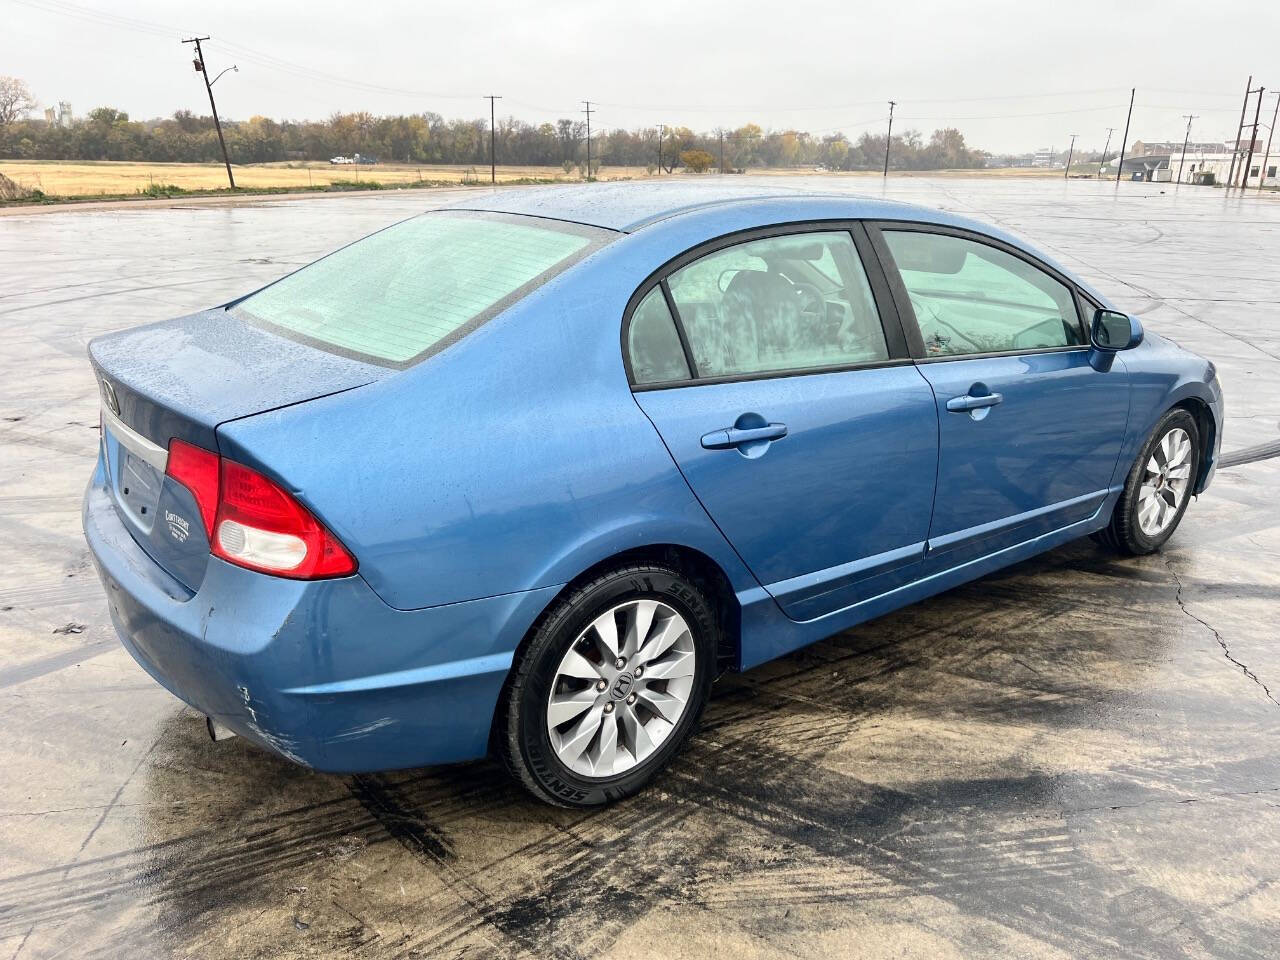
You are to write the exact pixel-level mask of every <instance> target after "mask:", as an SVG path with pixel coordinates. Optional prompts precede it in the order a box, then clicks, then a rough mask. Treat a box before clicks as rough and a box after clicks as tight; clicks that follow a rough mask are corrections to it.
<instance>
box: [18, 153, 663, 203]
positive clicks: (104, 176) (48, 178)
mask: <svg viewBox="0 0 1280 960" xmlns="http://www.w3.org/2000/svg"><path fill="white" fill-rule="evenodd" d="M232 171H233V172H234V174H235V178H236V186H237V187H247V188H251V189H266V188H281V187H283V188H295V189H307V188H316V187H324V186H327V185H330V184H335V183H336V184H339V185H342V186H348V185H353V184H356V183H360V184H366V183H370V182H374V183H379V184H383V185H386V186H405V185H409V184H413V183H419V182H422V183H463V182H466V181H468V180H474V181H477V182H485V183H487V182H488V181H489V168H488V167H487V166H485V167H483V168H482V167H466V166H436V165H427V164H423V165H421V166H418V165H408V164H395V163H379V164H376V165H370V166H362V165H359V164H351V165H345V164H344V165H342V166H334V165H331V164H328V163H292V164H287V163H279V164H276V163H265V164H252V165H249V166H234V167H232ZM0 173H3V174H4V175H5V176H7V177H9V179H11V180H13V181H15V182H16V183H17V184H18V185H19V186H22V187H25V188H27V189H28V190H39V191H41V192H42V193H44V194H46V195H48V196H56V197H93V196H120V195H127V194H134V193H146V192H148V191H152V190H154V189H156V188H159V187H164V186H174V187H179V188H181V189H183V190H217V189H220V188H222V187H226V185H227V171H226V168H225V167H223V166H222V164H220V163H130V162H113V161H100V162H83V163H81V162H63V161H57V160H46V161H28V160H0ZM497 175H498V181H499V182H500V183H503V182H506V183H510V182H512V181H522V180H531V179H532V180H564V181H566V182H573V181H576V180H577V179H578V177H577V171H574V174H573V175H568V174H566V173H565V172H564V169H563V168H562V167H517V166H499V167H498V170H497ZM645 175H646V174H645V170H644V168H643V167H613V168H609V167H606V168H604V169H602V170H601V171H600V178H601V179H605V180H608V179H619V178H628V177H644V176H645Z"/></svg>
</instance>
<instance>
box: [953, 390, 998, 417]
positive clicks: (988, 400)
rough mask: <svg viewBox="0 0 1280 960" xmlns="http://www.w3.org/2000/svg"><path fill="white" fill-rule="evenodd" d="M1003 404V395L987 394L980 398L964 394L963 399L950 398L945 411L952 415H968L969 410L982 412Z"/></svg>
mask: <svg viewBox="0 0 1280 960" xmlns="http://www.w3.org/2000/svg"><path fill="white" fill-rule="evenodd" d="M1003 402H1004V395H1003V394H999V393H987V394H983V395H982V396H980V397H972V396H969V394H965V395H964V396H963V397H952V398H951V399H950V400H948V401H947V409H948V410H950V411H951V412H952V413H968V412H969V411H970V410H983V409H985V408H987V407H994V406H995V405H996V404H997V403H1003Z"/></svg>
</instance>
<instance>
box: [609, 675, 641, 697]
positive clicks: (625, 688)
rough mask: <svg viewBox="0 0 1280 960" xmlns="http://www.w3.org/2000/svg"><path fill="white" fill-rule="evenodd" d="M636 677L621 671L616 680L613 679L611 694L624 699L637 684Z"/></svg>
mask: <svg viewBox="0 0 1280 960" xmlns="http://www.w3.org/2000/svg"><path fill="white" fill-rule="evenodd" d="M635 682H636V678H635V677H633V676H632V675H631V674H630V673H620V674H618V677H617V679H616V680H614V681H613V688H612V689H611V690H610V691H609V696H611V697H613V699H615V700H622V699H624V698H625V697H626V696H627V694H629V693H630V692H631V688H632V687H633V686H634V685H635Z"/></svg>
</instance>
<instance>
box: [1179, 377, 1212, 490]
mask: <svg viewBox="0 0 1280 960" xmlns="http://www.w3.org/2000/svg"><path fill="white" fill-rule="evenodd" d="M1169 409H1170V410H1185V411H1187V413H1189V414H1191V418H1192V419H1193V420H1195V422H1196V429H1197V430H1198V431H1199V432H1200V450H1199V462H1198V463H1197V464H1196V485H1195V487H1194V488H1193V490H1192V492H1193V493H1196V494H1198V493H1200V492H1201V491H1203V490H1204V487H1205V481H1206V480H1207V479H1208V476H1209V467H1210V466H1211V465H1212V463H1213V452H1214V450H1216V449H1217V439H1218V437H1217V431H1218V424H1217V421H1215V420H1214V418H1213V412H1212V411H1211V410H1210V409H1209V404H1208V403H1206V402H1205V401H1204V400H1203V399H1201V398H1200V397H1198V396H1195V395H1194V394H1193V395H1190V396H1186V397H1183V398H1182V399H1181V400H1179V401H1178V402H1177V403H1175V404H1174V405H1173V406H1172V407H1170V408H1169Z"/></svg>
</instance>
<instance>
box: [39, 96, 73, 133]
mask: <svg viewBox="0 0 1280 960" xmlns="http://www.w3.org/2000/svg"><path fill="white" fill-rule="evenodd" d="M44 119H45V122H46V123H47V124H49V126H51V127H64V128H65V127H69V126H71V123H72V120H73V119H74V118H73V117H72V116H71V104H70V103H68V102H67V101H66V100H59V101H58V106H57V108H56V109H55V108H54V107H45V110H44Z"/></svg>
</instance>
